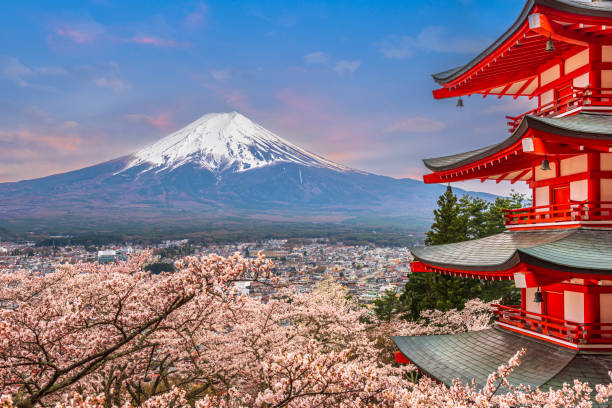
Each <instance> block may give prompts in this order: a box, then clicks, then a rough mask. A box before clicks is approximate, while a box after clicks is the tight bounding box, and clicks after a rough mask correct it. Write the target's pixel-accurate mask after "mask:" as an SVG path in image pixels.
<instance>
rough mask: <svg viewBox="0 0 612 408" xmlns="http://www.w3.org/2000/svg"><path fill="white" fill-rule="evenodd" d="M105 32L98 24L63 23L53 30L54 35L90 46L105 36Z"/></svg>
mask: <svg viewBox="0 0 612 408" xmlns="http://www.w3.org/2000/svg"><path fill="white" fill-rule="evenodd" d="M104 31H105V30H104V28H103V27H102V26H101V25H99V24H97V23H90V22H87V23H77V24H70V23H63V24H61V25H60V26H58V27H56V28H55V29H54V30H53V34H54V35H55V36H57V37H61V38H64V39H67V40H69V41H71V42H73V43H75V44H89V43H92V42H94V41H95V40H97V39H98V38H99V37H100V36H101V35H103V34H104Z"/></svg>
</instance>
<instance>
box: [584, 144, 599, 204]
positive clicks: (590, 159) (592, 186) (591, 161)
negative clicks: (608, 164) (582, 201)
mask: <svg viewBox="0 0 612 408" xmlns="http://www.w3.org/2000/svg"><path fill="white" fill-rule="evenodd" d="M599 162H600V156H599V153H588V154H587V171H588V177H589V179H588V192H587V200H588V201H600V197H601V194H600V190H601V182H600V180H599V178H598V177H597V178H596V177H595V173H596V172H598V171H599V169H600V164H599Z"/></svg>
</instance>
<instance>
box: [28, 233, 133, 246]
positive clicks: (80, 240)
mask: <svg viewBox="0 0 612 408" xmlns="http://www.w3.org/2000/svg"><path fill="white" fill-rule="evenodd" d="M123 241H124V237H123V235H120V234H91V235H79V236H74V237H50V238H45V239H41V240H39V241H37V242H36V246H37V247H56V246H57V247H64V246H75V245H82V246H100V245H109V244H115V243H121V242H123Z"/></svg>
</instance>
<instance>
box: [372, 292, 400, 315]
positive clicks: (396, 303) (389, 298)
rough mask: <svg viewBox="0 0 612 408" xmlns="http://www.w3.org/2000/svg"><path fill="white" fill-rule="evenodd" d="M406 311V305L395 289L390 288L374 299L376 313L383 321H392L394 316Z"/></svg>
mask: <svg viewBox="0 0 612 408" xmlns="http://www.w3.org/2000/svg"><path fill="white" fill-rule="evenodd" d="M405 311H406V305H405V303H404V302H403V301H402V299H401V298H400V294H399V293H397V291H395V290H388V291H386V292H385V294H384V296H379V297H378V298H376V300H374V313H376V316H378V318H379V319H380V320H382V321H385V322H390V321H391V319H393V316H395V315H397V314H399V313H403V312H405Z"/></svg>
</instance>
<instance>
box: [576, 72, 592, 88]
mask: <svg viewBox="0 0 612 408" xmlns="http://www.w3.org/2000/svg"><path fill="white" fill-rule="evenodd" d="M572 84H573V85H574V86H575V87H578V88H586V87H587V86H589V73H588V72H587V73H585V74H582V75H579V76H577V77H576V78H574V79H573V80H572Z"/></svg>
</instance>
